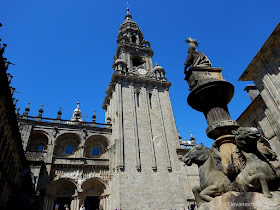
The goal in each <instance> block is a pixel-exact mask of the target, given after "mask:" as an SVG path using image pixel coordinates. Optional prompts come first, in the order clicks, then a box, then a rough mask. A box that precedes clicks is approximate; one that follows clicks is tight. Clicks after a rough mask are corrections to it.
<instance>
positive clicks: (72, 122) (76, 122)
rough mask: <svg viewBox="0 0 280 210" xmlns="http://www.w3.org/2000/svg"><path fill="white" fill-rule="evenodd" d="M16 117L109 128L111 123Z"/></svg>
mask: <svg viewBox="0 0 280 210" xmlns="http://www.w3.org/2000/svg"><path fill="white" fill-rule="evenodd" d="M18 118H19V119H25V120H32V121H37V122H46V123H57V124H64V125H83V126H89V127H97V128H111V127H112V125H111V124H103V123H93V122H79V121H71V120H62V119H53V118H46V117H33V116H24V115H21V116H19V117H18Z"/></svg>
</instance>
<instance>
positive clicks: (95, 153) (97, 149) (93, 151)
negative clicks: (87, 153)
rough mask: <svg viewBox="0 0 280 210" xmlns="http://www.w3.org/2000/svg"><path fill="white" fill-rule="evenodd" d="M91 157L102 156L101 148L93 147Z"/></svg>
mask: <svg viewBox="0 0 280 210" xmlns="http://www.w3.org/2000/svg"><path fill="white" fill-rule="evenodd" d="M91 155H100V153H99V148H98V147H93V148H92V150H91Z"/></svg>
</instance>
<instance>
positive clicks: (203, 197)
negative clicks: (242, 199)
mask: <svg viewBox="0 0 280 210" xmlns="http://www.w3.org/2000/svg"><path fill="white" fill-rule="evenodd" d="M182 161H183V162H184V163H185V164H186V165H188V166H190V165H192V163H195V164H197V165H198V169H199V178H200V186H194V187H193V188H192V191H193V194H194V196H195V200H196V202H197V205H198V206H199V205H200V204H202V203H203V202H205V201H206V202H209V201H211V200H213V199H214V197H216V196H219V195H222V194H224V193H225V192H227V191H229V190H230V188H229V187H230V184H231V182H230V180H229V179H228V177H227V176H226V175H225V174H224V173H223V172H222V171H220V170H219V169H218V168H217V165H216V164H215V161H214V157H213V153H212V151H211V150H210V149H208V148H207V147H205V146H204V145H203V144H201V145H196V146H193V147H192V149H191V150H190V151H189V152H188V153H187V154H186V155H185V156H184V157H183V159H182Z"/></svg>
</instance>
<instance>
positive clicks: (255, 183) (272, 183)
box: [232, 127, 280, 198]
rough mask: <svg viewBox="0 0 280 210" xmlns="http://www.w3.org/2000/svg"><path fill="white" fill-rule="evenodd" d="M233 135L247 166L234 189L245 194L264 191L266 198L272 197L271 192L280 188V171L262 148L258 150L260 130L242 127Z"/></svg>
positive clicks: (233, 184) (239, 175) (234, 184)
mask: <svg viewBox="0 0 280 210" xmlns="http://www.w3.org/2000/svg"><path fill="white" fill-rule="evenodd" d="M233 134H234V135H235V141H236V145H237V147H238V148H239V150H240V151H241V153H242V155H243V156H244V158H245V160H246V166H245V168H244V169H243V170H242V171H241V172H240V173H239V174H238V176H237V177H236V179H235V181H234V182H233V183H232V189H233V190H236V191H243V192H252V191H262V193H263V195H264V196H265V197H268V198H270V197H272V194H271V193H270V190H277V189H278V187H279V186H280V183H279V181H280V180H279V178H280V170H277V169H276V168H275V167H274V166H273V164H271V163H270V161H269V160H268V159H267V158H266V157H265V155H264V154H263V153H262V152H261V151H260V147H259V149H258V140H259V138H260V133H259V131H258V129H256V128H251V127H240V128H238V129H237V130H236V131H233Z"/></svg>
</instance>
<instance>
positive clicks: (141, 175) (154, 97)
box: [103, 9, 191, 209]
mask: <svg viewBox="0 0 280 210" xmlns="http://www.w3.org/2000/svg"><path fill="white" fill-rule="evenodd" d="M117 43H118V47H117V52H116V55H115V56H114V62H113V69H114V73H113V75H112V79H111V82H110V85H109V87H108V89H107V90H106V97H105V100H104V103H103V109H104V110H105V117H106V123H112V141H113V144H112V145H113V146H112V153H111V155H112V156H111V165H110V167H111V171H112V180H111V207H112V209H115V208H121V209H175V208H177V209H178V208H183V207H186V206H187V205H188V204H187V194H188V195H190V194H191V192H190V188H187V189H188V190H186V188H185V187H184V185H182V183H180V182H182V181H183V180H182V179H185V178H182V173H180V172H179V171H180V168H181V165H182V163H180V161H179V159H178V154H177V152H176V149H178V148H179V147H180V139H179V135H178V131H177V128H176V124H175V120H174V115H173V110H172V106H171V101H170V96H169V88H170V86H171V82H168V81H167V79H166V78H165V71H164V69H163V68H162V67H161V66H159V65H157V64H156V65H155V67H154V66H153V61H152V57H153V51H152V49H151V47H150V43H149V42H148V41H146V40H145V39H144V36H143V33H142V31H141V30H140V28H139V26H138V24H137V23H136V22H134V21H133V20H132V16H131V15H130V13H129V10H128V9H127V14H126V16H125V21H124V22H123V23H122V24H121V26H120V29H119V34H118V37H117ZM184 184H186V183H184ZM187 191H188V192H187Z"/></svg>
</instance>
